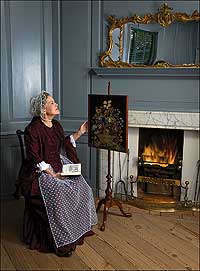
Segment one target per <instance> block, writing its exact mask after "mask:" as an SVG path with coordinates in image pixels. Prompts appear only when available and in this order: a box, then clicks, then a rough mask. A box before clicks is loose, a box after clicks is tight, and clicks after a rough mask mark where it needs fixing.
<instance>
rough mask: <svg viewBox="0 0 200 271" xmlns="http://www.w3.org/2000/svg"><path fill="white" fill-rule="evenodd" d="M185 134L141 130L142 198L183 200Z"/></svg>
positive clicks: (173, 130) (139, 184)
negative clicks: (156, 197) (182, 178)
mask: <svg viewBox="0 0 200 271" xmlns="http://www.w3.org/2000/svg"><path fill="white" fill-rule="evenodd" d="M182 159H183V130H177V129H159V128H140V129H139V149H138V178H137V180H138V195H140V196H141V195H142V196H144V195H146V196H147V197H150V196H153V195H155V196H156V195H159V196H162V197H164V196H166V197H169V198H171V199H172V198H173V199H177V200H180V193H181V188H180V184H181V174H182Z"/></svg>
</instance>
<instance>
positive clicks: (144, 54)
mask: <svg viewBox="0 0 200 271" xmlns="http://www.w3.org/2000/svg"><path fill="white" fill-rule="evenodd" d="M171 10H172V9H171V8H169V7H168V5H167V4H166V3H165V4H164V6H162V7H161V8H160V12H159V13H156V14H154V15H152V14H148V15H145V16H144V17H139V16H137V15H135V16H133V17H126V18H122V19H119V20H117V19H115V18H114V17H113V16H110V17H109V20H110V24H111V26H110V28H109V32H108V50H107V51H106V52H104V53H103V54H102V55H101V56H100V65H101V66H106V67H138V66H139V67H141V66H142V67H145V66H147V67H149V66H151V67H154V66H155V67H157V66H161V67H162V66H163V67H171V66H172V67H174V66H175V67H176V66H178V67H188V66H192V67H199V13H197V11H194V12H193V14H192V15H187V14H185V13H174V14H172V12H171ZM161 15H162V16H164V17H162V20H161ZM169 15H171V17H170V16H169ZM167 16H168V17H167ZM158 19H159V20H160V21H159V20H158ZM141 22H142V23H141Z"/></svg>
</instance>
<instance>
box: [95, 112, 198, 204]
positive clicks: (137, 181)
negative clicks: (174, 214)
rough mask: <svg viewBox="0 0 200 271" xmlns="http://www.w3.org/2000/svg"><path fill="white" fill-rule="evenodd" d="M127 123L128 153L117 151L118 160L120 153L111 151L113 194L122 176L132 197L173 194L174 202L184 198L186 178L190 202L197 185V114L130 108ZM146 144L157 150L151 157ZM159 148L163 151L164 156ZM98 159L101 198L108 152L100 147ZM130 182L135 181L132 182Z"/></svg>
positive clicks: (120, 189)
mask: <svg viewBox="0 0 200 271" xmlns="http://www.w3.org/2000/svg"><path fill="white" fill-rule="evenodd" d="M128 126H129V131H128V147H129V156H128V155H127V154H125V153H120V159H121V161H120V163H119V153H118V152H112V153H111V164H112V166H111V175H112V190H113V195H114V192H115V191H116V184H117V182H118V181H119V180H120V179H122V180H123V181H124V182H125V186H126V188H127V192H128V195H133V197H134V198H139V197H140V195H141V193H143V194H144V193H146V195H147V196H152V195H154V194H158V195H161V196H164V197H165V196H167V197H170V198H172V197H173V199H175V201H178V200H180V201H184V197H185V189H183V188H182V187H184V186H185V182H186V181H188V182H189V189H188V194H187V195H188V199H189V200H191V201H193V200H194V195H195V189H196V186H197V185H196V184H198V180H197V175H198V167H197V164H198V161H199V114H198V113H184V112H153V111H135V110H129V116H128ZM152 137H153V138H152ZM150 138H151V140H150ZM155 140H157V141H158V142H157V143H156V144H157V145H158V146H157V147H155V146H154V145H155V144H154V141H155ZM145 141H146V142H145ZM148 141H150V142H148ZM163 142H164V143H163ZM169 142H170V143H169ZM146 145H147V146H148V145H151V148H153V149H158V153H157V154H156V155H155V157H154V158H151V157H152V155H149V153H148V151H149V149H148V148H147V149H145V148H146V147H147V146H146ZM169 145H171V148H170V150H169V149H168V146H169ZM159 146H160V147H159ZM164 146H165V149H164V150H163V147H164ZM160 148H161V149H160ZM162 151H163V152H164V151H165V152H164V153H165V155H163V154H162ZM151 152H152V151H151V150H150V153H151ZM158 157H159V161H157V160H158ZM99 158H100V159H99V173H100V174H99V184H100V186H99V196H100V197H103V196H104V195H105V188H106V175H107V151H105V150H100V151H99ZM149 160H150V162H149ZM119 165H121V167H120V166H119ZM127 165H128V168H127ZM131 177H132V179H131ZM131 181H134V182H132V185H131ZM181 186H182V187H181ZM119 191H120V192H122V193H123V187H119Z"/></svg>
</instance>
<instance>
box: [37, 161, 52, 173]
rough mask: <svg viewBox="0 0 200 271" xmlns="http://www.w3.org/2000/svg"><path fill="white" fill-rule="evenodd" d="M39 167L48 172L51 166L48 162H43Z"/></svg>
mask: <svg viewBox="0 0 200 271" xmlns="http://www.w3.org/2000/svg"><path fill="white" fill-rule="evenodd" d="M37 167H38V168H39V169H40V170H41V171H43V170H46V169H48V168H49V167H50V164H47V163H46V162H44V161H42V162H40V163H38V164H37Z"/></svg>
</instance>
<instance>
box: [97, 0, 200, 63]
mask: <svg viewBox="0 0 200 271" xmlns="http://www.w3.org/2000/svg"><path fill="white" fill-rule="evenodd" d="M172 10H173V9H172V8H171V7H169V6H168V4H167V3H164V4H163V5H162V6H161V7H160V8H159V11H158V12H157V13H155V14H146V15H144V16H143V17H141V16H139V15H133V16H132V17H124V18H121V19H116V18H115V17H114V16H109V17H108V22H109V24H110V26H109V28H108V41H107V50H106V51H105V52H103V53H102V54H101V55H100V57H99V65H100V66H101V67H109V68H137V67H140V68H141V67H147V68H148V67H154V68H169V67H177V68H184V67H186V68H190V67H191V68H199V67H200V64H178V65H176V64H170V63H168V62H165V61H161V62H158V63H156V64H154V65H150V66H148V65H141V64H129V63H126V62H123V61H121V59H122V54H123V47H122V32H123V26H124V24H126V23H139V24H149V23H152V22H153V23H158V24H160V25H161V26H163V27H167V26H169V25H170V24H172V23H173V22H175V21H178V22H191V21H196V22H199V20H200V13H199V12H198V11H197V10H195V11H194V12H193V13H192V15H188V14H187V13H181V12H172ZM116 28H119V29H120V37H119V60H117V61H114V60H113V59H112V58H111V52H112V49H113V39H112V33H113V31H114V29H116Z"/></svg>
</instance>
